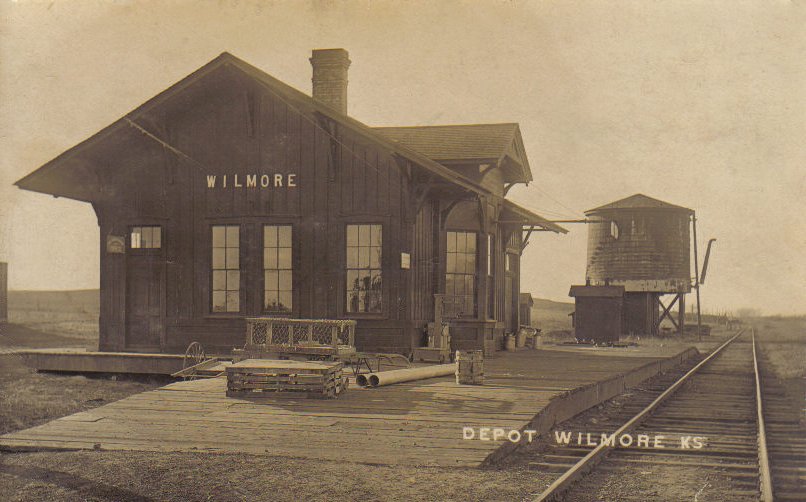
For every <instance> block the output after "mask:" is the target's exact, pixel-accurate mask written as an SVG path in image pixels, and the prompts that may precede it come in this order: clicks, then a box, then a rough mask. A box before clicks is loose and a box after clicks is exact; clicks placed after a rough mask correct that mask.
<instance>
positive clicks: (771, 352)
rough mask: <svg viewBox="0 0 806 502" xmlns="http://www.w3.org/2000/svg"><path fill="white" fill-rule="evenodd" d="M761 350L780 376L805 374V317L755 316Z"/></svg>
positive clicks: (754, 321) (803, 376)
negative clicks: (756, 317)
mask: <svg viewBox="0 0 806 502" xmlns="http://www.w3.org/2000/svg"><path fill="white" fill-rule="evenodd" d="M753 325H754V327H755V328H756V338H757V339H758V342H759V345H760V347H761V351H762V352H763V353H764V356H765V357H766V359H767V361H768V363H769V364H771V365H772V367H773V368H774V370H775V373H776V374H777V375H778V377H779V378H782V379H792V378H806V317H763V318H760V319H754V320H753Z"/></svg>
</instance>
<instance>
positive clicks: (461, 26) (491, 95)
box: [0, 0, 806, 314]
mask: <svg viewBox="0 0 806 502" xmlns="http://www.w3.org/2000/svg"><path fill="white" fill-rule="evenodd" d="M804 27H806V2H804V0H797V1H791V2H784V1H757V2H750V1H736V0H729V1H728V0H725V1H714V2H707V1H696V2H688V1H684V0H677V1H674V2H655V1H647V0H640V1H634V2H630V1H620V2H608V1H595V2H594V1H591V2H588V1H562V2H561V1H555V2H549V1H534V2H525V1H492V0H478V1H473V2H470V1H455V0H441V1H417V0H415V1H406V2H403V1H398V2H389V1H345V2H335V1H309V2H305V1H300V2H291V1H262V2H257V1H238V0H233V1H220V2H200V1H194V2H191V1H186V0H183V1H178V0H159V1H157V0H145V1H89V0H72V1H53V2H40V1H29V0H18V1H9V0H0V104H1V105H2V106H0V261H8V262H9V263H10V265H9V275H10V276H9V287H10V288H11V289H17V290H22V289H39V290H51V289H85V288H97V287H98V283H99V269H98V260H99V241H98V226H97V220H96V217H95V214H94V212H93V211H92V208H91V207H90V206H89V204H85V203H80V202H75V201H70V200H66V199H55V198H53V197H50V196H47V195H40V194H34V193H29V192H24V191H22V190H19V189H17V188H16V187H13V186H12V184H13V182H14V181H16V180H18V179H19V178H21V177H22V176H24V175H26V174H27V173H29V172H31V171H33V170H35V169H36V168H38V167H39V166H41V165H42V164H43V163H45V162H47V161H48V160H50V159H52V158H53V157H55V156H56V155H58V154H60V153H61V152H63V151H64V150H67V149H69V148H71V147H72V146H74V145H75V144H77V143H79V142H80V141H82V140H84V139H86V138H87V137H89V136H90V135H92V134H93V133H95V132H97V131H98V130H100V129H101V128H103V127H105V126H106V125H108V124H110V123H111V122H113V121H115V120H117V119H118V118H120V117H121V116H123V115H124V114H126V113H127V112H129V111H131V110H133V109H134V108H136V107H137V106H138V105H140V104H141V103H143V102H144V101H146V100H147V99H149V98H150V97H152V96H154V95H155V94H157V93H159V92H160V91H162V90H164V89H165V88H167V87H169V86H170V85H171V84H173V83H175V82H176V81H178V80H180V79H181V78H182V77H184V76H186V75H187V74H189V73H191V72H192V71H194V70H195V69H197V68H198V67H200V66H202V65H204V64H205V63H206V62H208V61H209V60H211V59H213V58H214V57H216V56H217V55H218V54H220V53H221V52H224V51H227V52H230V53H232V54H234V55H236V56H238V57H240V58H241V59H244V60H245V61H247V62H249V63H251V64H253V65H255V66H257V67H259V68H261V69H263V70H265V71H266V72H268V73H269V74H271V75H273V76H275V77H277V78H279V79H280V80H282V81H284V82H286V83H288V84H290V85H292V86H293V87H296V88H297V89H300V90H302V91H304V92H306V93H309V92H310V77H311V69H310V64H309V62H308V58H309V57H310V51H311V49H314V48H331V47H343V48H345V49H347V50H348V51H349V52H350V59H351V60H352V65H351V67H350V73H349V80H350V83H349V113H350V115H351V116H353V117H355V118H357V119H358V120H361V121H362V122H364V123H366V124H369V125H376V126H385V125H431V124H456V123H485V122H518V123H519V124H520V127H521V131H522V134H523V139H524V143H525V145H526V152H527V155H528V158H529V161H530V164H531V166H532V171H533V173H534V178H535V181H534V182H532V183H531V184H530V185H529V186H528V187H524V186H518V187H516V188H513V189H512V190H511V192H510V194H511V197H512V199H513V200H515V201H516V202H519V203H521V204H523V205H525V206H527V207H529V208H531V209H534V210H536V211H537V212H539V213H541V214H543V215H544V216H546V217H549V218H551V219H569V218H581V217H583V212H584V211H585V210H587V209H590V208H593V207H596V206H599V205H602V204H605V203H608V202H611V201H614V200H617V199H620V198H623V197H626V196H629V195H632V194H634V193H644V194H646V195H649V196H652V197H656V198H659V199H662V200H665V201H668V202H671V203H673V204H677V205H682V206H686V207H689V208H692V209H694V210H696V213H697V219H698V237H699V238H700V244H701V248H704V244H705V242H707V240H708V239H709V238H716V239H717V242H716V243H715V244H714V249H713V252H712V256H711V263H710V264H709V270H708V278H707V281H706V283H705V284H704V285H703V287H702V299H703V309H704V310H705V311H708V312H721V311H726V310H727V311H736V310H737V309H740V308H757V309H761V310H762V311H763V312H764V313H767V314H794V313H806V306H804V305H805V302H804V300H806V260H804V256H806V219H804V218H803V217H802V216H801V214H802V212H803V210H804V209H806V203H804V200H806V170H804V165H806V148H804V144H805V143H806V142H804V133H805V132H806V29H804ZM568 228H569V230H570V233H569V234H567V235H554V234H550V233H539V234H537V235H535V236H533V238H532V239H531V242H530V244H529V246H528V248H527V249H526V251H525V253H524V258H523V272H522V273H523V276H522V284H523V285H522V289H523V290H524V291H529V292H531V293H533V294H534V295H535V296H538V297H541V298H549V299H554V300H560V301H568V300H569V298H568V296H567V295H568V289H569V286H570V285H571V284H579V283H584V278H585V260H586V239H587V235H586V228H585V225H580V224H572V225H568ZM703 254H704V249H701V253H700V257H702V255H703ZM688 304H689V305H690V306H691V305H693V304H694V302H693V298H692V299H690V300H689V302H688Z"/></svg>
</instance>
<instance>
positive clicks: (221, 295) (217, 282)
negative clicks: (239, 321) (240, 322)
mask: <svg viewBox="0 0 806 502" xmlns="http://www.w3.org/2000/svg"><path fill="white" fill-rule="evenodd" d="M240 239H241V229H240V227H239V226H238V225H213V227H212V267H211V268H212V288H211V291H212V298H211V304H212V305H211V306H212V311H213V312H240V310H241V259H240V252H241V244H240V242H241V241H240Z"/></svg>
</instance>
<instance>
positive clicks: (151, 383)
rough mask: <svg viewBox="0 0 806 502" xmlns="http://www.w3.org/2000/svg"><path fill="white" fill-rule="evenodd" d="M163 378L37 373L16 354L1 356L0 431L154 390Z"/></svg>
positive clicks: (161, 383)
mask: <svg viewBox="0 0 806 502" xmlns="http://www.w3.org/2000/svg"><path fill="white" fill-rule="evenodd" d="M164 383H165V380H164V379H156V378H142V379H131V378H129V379H118V377H116V376H106V375H101V376H98V377H86V376H83V375H69V374H52V373H37V372H36V371H35V370H33V369H31V368H28V367H27V366H25V365H24V364H23V363H22V361H21V360H20V359H19V356H16V355H13V354H6V355H0V396H2V398H1V399H0V434H5V433H7V432H11V431H15V430H19V429H24V428H28V427H33V426H35V425H39V424H41V423H44V422H47V421H49V420H52V419H54V418H58V417H63V416H65V415H70V414H72V413H76V412H79V411H84V410H88V409H90V408H95V407H97V406H101V405H103V404H106V403H109V402H111V401H116V400H118V399H122V398H124V397H126V396H130V395H132V394H135V393H138V392H143V391H145V390H150V389H153V388H155V387H157V386H159V385H163V384H164Z"/></svg>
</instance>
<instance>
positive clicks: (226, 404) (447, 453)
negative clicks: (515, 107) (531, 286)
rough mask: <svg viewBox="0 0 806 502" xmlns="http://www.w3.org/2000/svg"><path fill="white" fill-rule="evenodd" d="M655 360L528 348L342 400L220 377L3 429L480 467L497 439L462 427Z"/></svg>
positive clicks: (65, 437)
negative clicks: (242, 388) (277, 393)
mask: <svg viewBox="0 0 806 502" xmlns="http://www.w3.org/2000/svg"><path fill="white" fill-rule="evenodd" d="M659 359H660V358H658V357H637V356H630V357H620V356H618V355H610V356H608V357H603V356H601V355H598V354H597V355H587V354H581V353H578V352H576V353H575V352H567V351H548V350H529V351H521V352H517V353H514V354H503V355H500V356H498V357H496V358H493V359H487V360H486V361H485V385H483V386H464V385H462V386H460V385H456V383H455V380H454V377H443V378H435V379H429V380H421V381H416V382H407V383H401V384H396V385H391V386H387V387H379V388H375V389H362V388H358V387H356V386H351V387H350V389H349V390H348V391H347V392H346V393H344V394H343V395H341V396H340V397H339V398H338V399H335V400H308V399H294V398H290V399H289V398H286V399H270V398H260V399H241V398H228V397H226V395H225V391H226V386H227V382H226V379H225V378H211V379H204V380H194V381H186V382H176V383H173V384H170V385H166V386H164V387H161V388H159V389H156V390H152V391H148V392H143V393H141V394H137V395H134V396H130V397H128V398H126V399H122V400H120V401H117V402H114V403H110V404H107V405H105V406H101V407H99V408H95V409H93V410H89V411H84V412H81V413H76V414H75V415H71V416H68V417H64V418H61V419H57V420H53V421H51V422H48V423H46V424H44V425H40V426H38V427H34V428H31V429H26V430H22V431H17V432H14V433H10V434H6V435H4V436H0V448H4V449H106V450H141V451H185V452H189V451H196V452H199V451H206V452H244V453H251V454H259V455H278V456H292V457H303V458H312V459H322V460H339V461H351V462H364V463H383V464H413V465H435V466H437V465H439V466H477V465H480V464H481V463H482V462H483V461H484V460H485V459H486V458H487V457H488V456H490V455H491V454H492V453H493V452H494V451H496V450H497V449H498V448H499V447H501V446H502V443H501V441H466V440H463V439H462V427H464V426H468V427H475V428H478V427H501V428H504V429H506V430H509V429H520V428H522V427H523V426H524V425H525V424H527V423H529V421H530V420H532V418H533V417H534V416H535V414H537V413H538V412H540V410H541V409H543V408H544V407H545V406H547V405H548V404H549V403H550V402H551V400H552V398H555V397H556V396H558V395H562V394H564V393H566V392H568V391H572V390H574V389H576V388H578V387H580V386H583V385H588V384H591V383H594V382H598V381H601V380H604V379H607V378H611V377H613V376H615V375H619V374H624V373H627V372H630V371H633V370H636V369H637V368H639V367H641V366H644V365H646V364H647V363H652V362H653V361H658V360H659Z"/></svg>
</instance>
